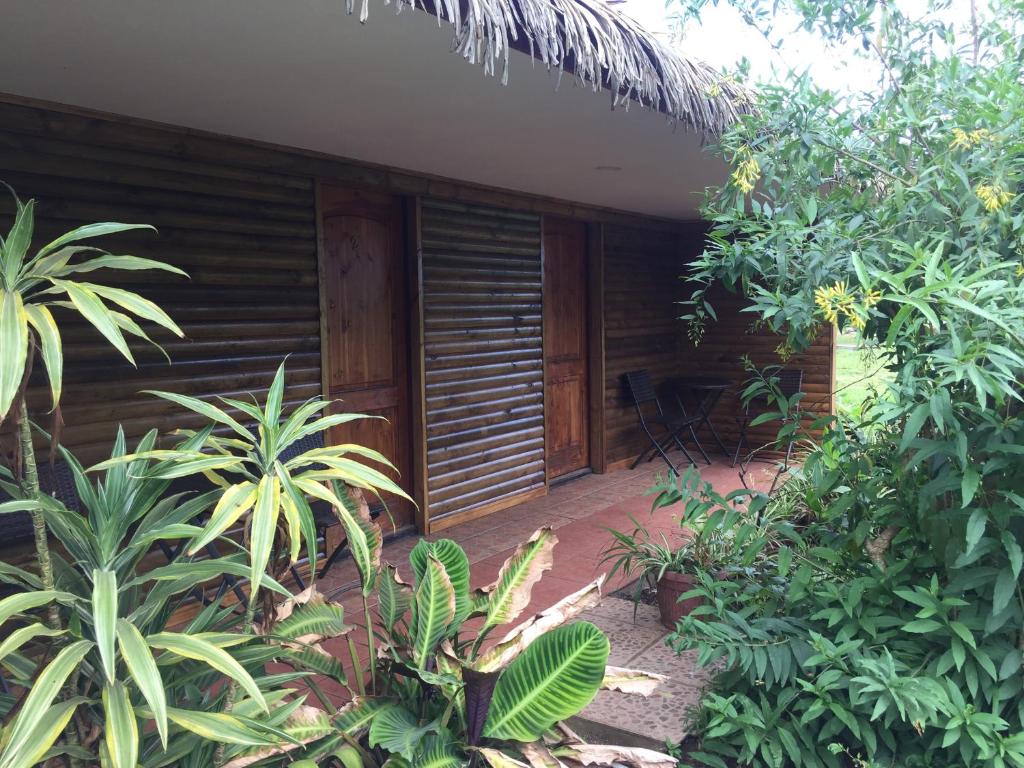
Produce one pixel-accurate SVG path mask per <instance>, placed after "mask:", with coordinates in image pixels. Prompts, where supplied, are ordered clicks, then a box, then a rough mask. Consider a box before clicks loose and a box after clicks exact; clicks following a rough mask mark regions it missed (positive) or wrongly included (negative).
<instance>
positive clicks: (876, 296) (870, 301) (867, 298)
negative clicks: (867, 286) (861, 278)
mask: <svg viewBox="0 0 1024 768" xmlns="http://www.w3.org/2000/svg"><path fill="white" fill-rule="evenodd" d="M881 300H882V292H881V291H868V292H867V293H865V294H864V306H865V307H867V308H868V309H871V307H873V306H875V305H876V304H877V303H878V302H880V301H881Z"/></svg>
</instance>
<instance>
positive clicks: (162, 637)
mask: <svg viewBox="0 0 1024 768" xmlns="http://www.w3.org/2000/svg"><path fill="white" fill-rule="evenodd" d="M146 642H147V643H149V646H150V647H151V648H161V649H163V650H165V651H170V652H171V653H173V654H175V655H177V656H181V657H182V658H185V659H194V660H195V661H201V662H203V663H205V664H208V665H209V666H211V667H213V668H214V669H216V670H217V671H218V672H221V673H222V674H224V675H227V676H228V677H230V678H231V679H232V680H235V681H236V682H238V684H239V685H241V686H242V688H243V689H245V692H246V693H248V694H249V696H250V697H252V699H253V701H255V702H257V704H259V706H260V708H261V709H263V711H265V712H266V711H268V707H267V702H266V699H264V698H263V693H262V692H261V691H260V689H259V686H258V685H256V681H255V680H253V679H252V677H251V676H250V675H249V673H248V672H246V671H245V668H244V667H242V665H241V664H239V663H238V662H237V661H236V660H235V659H234V658H233V657H232V656H231V655H230V654H229V653H228V652H227V651H225V650H223V649H222V648H218V647H217V646H216V645H214V644H213V643H211V642H209V641H208V640H204V639H203V638H201V637H198V636H196V635H185V634H180V633H176V632H159V633H157V634H155V635H150V636H149V637H147V638H146ZM168 716H170V711H169V710H168ZM172 719H173V718H172Z"/></svg>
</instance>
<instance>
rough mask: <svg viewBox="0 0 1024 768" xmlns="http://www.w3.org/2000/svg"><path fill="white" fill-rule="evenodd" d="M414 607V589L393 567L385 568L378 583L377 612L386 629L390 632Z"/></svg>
mask: <svg viewBox="0 0 1024 768" xmlns="http://www.w3.org/2000/svg"><path fill="white" fill-rule="evenodd" d="M410 605H412V587H410V586H409V585H408V584H406V583H405V582H404V581H402V579H401V577H399V575H398V569H397V568H395V566H393V565H388V566H385V567H384V573H382V574H381V577H380V580H379V581H378V583H377V612H378V613H379V614H380V620H381V623H382V624H383V625H384V629H385V630H386V631H388V632H390V631H391V630H392V629H394V628H395V625H396V624H398V622H399V620H400V619H401V618H402V617H403V616H404V615H405V612H406V611H408V610H409V606H410Z"/></svg>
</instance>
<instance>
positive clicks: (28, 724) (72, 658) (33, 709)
mask: <svg viewBox="0 0 1024 768" xmlns="http://www.w3.org/2000/svg"><path fill="white" fill-rule="evenodd" d="M92 647H93V643H92V642H91V641H89V640H79V641H78V642H76V643H72V644H71V645H69V646H67V647H66V648H64V649H63V650H62V651H61V652H60V653H58V654H57V656H56V657H55V658H54V659H53V661H51V662H50V663H49V664H47V665H46V667H45V668H44V669H43V671H42V672H41V673H40V674H39V676H38V677H37V678H36V680H35V682H34V683H33V684H32V688H31V689H30V690H29V692H28V696H26V697H25V701H24V703H23V704H22V707H21V711H20V712H18V716H17V717H16V718H15V720H14V722H13V723H11V725H10V730H9V731H8V735H7V740H6V745H5V747H4V751H3V753H2V755H0V768H15V766H21V765H30V764H31V763H23V762H19V761H20V760H23V759H24V758H25V754H26V751H27V750H29V749H31V750H32V754H35V749H36V747H37V746H38V745H37V744H34V743H32V739H33V737H34V732H35V731H36V729H37V728H38V727H39V726H40V725H41V724H42V723H43V719H44V717H46V716H47V712H48V710H50V705H51V704H52V703H53V700H54V698H55V697H56V696H57V694H58V693H60V690H61V688H62V687H63V686H64V683H65V682H66V681H67V679H68V677H69V676H70V675H71V673H72V672H73V671H74V670H75V669H77V668H78V666H79V664H81V662H82V659H83V658H85V654H87V653H88V652H89V651H90V650H91V649H92ZM51 716H52V715H51ZM69 717H70V715H69ZM58 733H59V731H58ZM54 738H56V734H54Z"/></svg>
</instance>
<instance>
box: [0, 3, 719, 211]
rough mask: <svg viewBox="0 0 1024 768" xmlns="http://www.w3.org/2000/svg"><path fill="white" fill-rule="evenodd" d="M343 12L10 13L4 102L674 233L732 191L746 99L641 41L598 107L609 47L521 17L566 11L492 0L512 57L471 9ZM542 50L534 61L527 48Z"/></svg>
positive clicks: (231, 7) (194, 6) (3, 51)
mask: <svg viewBox="0 0 1024 768" xmlns="http://www.w3.org/2000/svg"><path fill="white" fill-rule="evenodd" d="M527 1H529V3H530V5H529V6H525V5H524V3H526V2H527ZM344 2H345V0H290V1H289V2H281V0H217V2H209V0H176V2H173V3H168V2H166V1H165V0H91V2H89V3H68V4H61V7H60V12H59V13H56V12H54V10H55V9H54V6H53V5H51V4H49V3H39V2H37V1H36V0H9V1H8V2H7V3H6V4H5V13H4V16H5V22H4V26H5V29H6V30H7V32H8V35H6V36H5V37H6V38H7V39H6V40H4V43H3V45H0V91H3V92H6V93H10V94H14V95H18V96H24V97H30V98H35V99H43V100H47V101H54V102H59V103H62V104H69V105H74V106H77V107H84V108H90V109H97V110H102V111H106V112H112V113H116V114H123V115H128V116H131V117H137V118H144V119H149V120H155V121H159V122H163V123H168V124H172V125H178V126H183V127H188V128H195V129H202V130H209V131H214V132H217V133H221V134H227V135H231V136H237V137H240V138H246V139H255V140H260V141H268V142H273V143H276V144H282V145H286V146H293V147H298V148H302V149H309V150H315V151H320V152H325V153H329V154H332V155H337V156H340V157H346V158H351V159H355V160H362V161H366V162H372V163H379V164H383V165H388V166H391V167H395V168H401V169H405V170H410V171H418V172H422V173H429V174H433V175H438V176H444V177H448V178H452V179H457V180H461V181H469V182H475V183H479V184H486V185H489V186H493V187H500V188H505V189H510V190H517V191H522V192H528V193H532V194H538V195H543V196H546V197H552V198H558V199H563V200H568V201H573V202H579V203H586V204H589V205H598V206H603V207H608V208H614V209H618V210H623V211H632V212H637V213H644V214H650V215H658V216H667V217H671V218H676V219H693V218H696V216H697V210H698V207H699V204H700V202H701V200H702V197H703V190H704V188H705V187H706V186H707V185H709V184H714V183H718V182H720V181H721V180H722V178H723V174H724V168H723V166H722V165H721V163H719V162H718V161H717V160H715V159H714V158H713V157H711V156H710V155H709V154H708V153H707V152H705V151H704V149H703V147H702V139H704V138H706V134H707V133H709V132H710V133H713V132H714V130H715V129H716V127H720V126H719V125H718V123H716V121H718V120H725V119H726V118H728V119H732V118H731V117H729V116H728V115H725V117H723V114H724V113H723V112H722V110H727V109H728V108H731V107H730V105H732V106H735V104H734V102H730V101H722V102H718V101H715V99H717V98H719V97H720V96H721V94H722V90H721V87H720V88H716V89H711V88H709V87H708V83H712V82H713V73H711V72H710V70H708V69H707V68H706V67H704V66H703V65H699V64H697V63H694V62H687V61H685V60H684V59H681V58H678V57H677V58H675V59H669V58H666V54H665V52H664V51H660V50H657V51H656V50H655V47H656V46H658V45H660V43H658V41H657V40H656V39H654V38H651V37H649V36H648V37H643V36H642V35H641V36H640V37H637V35H640V34H641V32H642V30H640V31H638V29H639V28H634V27H631V26H629V24H626V26H625V27H622V28H616V29H615V30H612V31H613V32H614V35H617V36H618V37H615V38H614V39H616V40H619V42H618V43H615V45H617V46H618V49H617V52H616V51H611V53H613V54H615V55H616V56H618V57H620V58H621V56H624V55H626V51H628V52H629V55H631V56H634V57H636V58H635V60H634V61H633V62H632V63H631V64H628V65H626V64H623V65H622V66H621V67H620V68H615V67H612V69H611V70H609V68H607V67H605V68H604V69H602V70H601V72H602V73H601V74H600V75H599V77H600V78H601V79H602V80H603V81H604V83H605V84H606V85H608V84H609V83H613V84H614V88H613V89H612V90H608V89H604V90H599V91H598V92H595V90H594V89H593V88H592V87H591V85H592V83H588V82H586V77H588V74H587V73H588V72H589V73H591V75H593V72H594V71H595V69H594V68H595V66H598V68H600V67H599V64H600V59H599V58H595V57H597V56H598V54H597V49H598V48H600V49H601V50H604V51H605V52H606V53H608V51H607V46H608V45H610V44H611V43H609V42H608V41H609V40H612V37H609V38H608V40H605V41H604V42H602V43H601V44H600V45H598V46H597V47H596V48H595V47H594V45H595V40H596V38H593V37H591V38H590V39H589V45H590V48H588V47H587V43H585V42H584V41H583V40H582V38H581V37H580V35H581V34H582V30H583V29H585V27H583V26H579V27H577V28H576V32H575V33H574V34H575V38H574V37H573V36H572V35H570V37H569V38H566V37H564V36H563V38H562V42H561V44H560V45H561V46H562V47H561V49H560V52H559V51H558V50H556V48H557V46H558V45H559V43H558V42H557V40H556V39H555V38H554V37H552V36H551V35H552V34H553V33H551V30H552V29H554V28H553V27H551V26H550V20H548V21H543V20H541V21H537V20H536V19H535V20H534V21H533V22H529V23H527V22H526V21H524V20H523V19H524V18H527V19H529V18H531V14H532V15H533V16H536V15H537V14H538V13H540V11H541V10H543V9H544V8H546V7H551V8H553V7H555V6H554V5H553V3H554V2H556V0H494V2H495V3H498V4H500V3H502V2H504V3H515V5H504V6H501V7H503V8H512V9H513V10H515V9H519V10H518V11H517V12H518V13H519V14H521V15H522V17H523V18H519V19H518V20H515V19H514V20H513V22H512V23H511V26H509V27H508V30H511V31H510V32H508V34H507V35H506V37H504V38H496V39H499V41H501V40H503V41H504V43H503V44H507V45H508V47H509V49H510V50H501V49H495V48H493V47H492V48H487V47H486V46H484V47H483V48H481V47H480V46H479V42H480V39H479V38H473V37H472V36H470V37H469V38H467V37H466V30H472V29H473V28H474V27H473V26H468V27H467V26H466V24H467V22H466V13H467V11H466V5H463V6H461V8H459V9H458V10H457V11H455V10H453V7H452V6H447V9H448V10H444V7H445V6H443V7H442V11H441V12H440V17H437V16H433V15H430V14H429V13H424V12H422V11H420V10H413V9H410V8H408V7H406V8H405V10H404V11H403V12H402V13H399V14H395V13H393V12H388V10H389V9H387V8H385V7H383V5H382V4H381V5H379V6H378V7H376V8H374V9H373V11H374V13H373V15H372V17H371V18H370V19H369V21H368V22H367V23H366V24H360V22H359V20H358V18H357V16H350V15H348V14H347V13H346V8H345V5H344ZM557 2H558V3H559V5H560V6H562V5H565V6H569V5H571V6H572V8H573V12H574V13H575V12H580V13H584V14H585V15H586V14H589V15H590V16H594V14H595V13H597V12H598V11H599V10H601V11H602V12H603V13H609V12H610V11H609V10H608V9H607V8H604V7H603V6H601V7H600V8H599V7H598V6H592V5H588V4H586V2H588V0H557ZM594 2H597V3H598V4H600V0H594ZM473 7H478V4H477V3H473ZM602 8H603V10H602ZM431 9H432V7H431ZM580 9H582V10H580ZM356 10H357V11H359V10H360V9H359V8H358V7H357V8H356ZM450 15H454V16H455V17H456V18H455V22H456V23H455V24H454V26H455V27H456V33H457V35H456V39H457V41H459V40H461V41H462V42H461V47H459V48H458V52H461V53H462V54H463V56H466V55H467V54H468V55H469V57H470V58H471V59H473V58H475V59H476V63H478V64H480V63H487V62H490V64H491V65H493V67H494V69H495V70H496V73H497V75H498V76H499V77H500V76H501V75H502V74H503V71H504V67H505V57H506V55H507V57H508V60H507V67H508V71H507V75H508V76H507V85H505V86H502V85H501V84H500V81H499V78H495V77H484V76H483V75H482V74H481V72H480V70H479V67H473V66H468V65H467V64H466V63H465V62H464V61H463V60H462V58H460V56H459V55H453V53H452V48H453V44H452V25H450V24H449V23H448V21H447V19H448V18H449V16H450ZM514 15H515V13H513V16H514ZM474 18H475V19H476V21H477V22H479V21H480V16H479V13H477V16H476V17H474ZM561 18H563V23H564V17H561ZM595 18H596V21H595V24H596V25H597V26H594V27H593V29H598V28H606V29H611V28H610V27H609V26H608V24H609V22H608V17H605V16H601V17H599V18H598V17H595ZM612 21H616V19H612ZM579 23H580V24H582V21H580V22H579ZM616 23H618V22H617V21H616ZM524 24H525V25H526V26H524ZM530 24H532V25H533V26H532V27H530V29H531V30H532V31H531V32H530V35H532V37H531V36H530V35H527V34H526V32H527V31H528V30H527V27H529V25H530ZM613 26H614V25H613ZM570 28H572V27H571V25H570ZM14 30H20V33H19V34H12V32H13V31H14ZM545 30H546V31H545ZM611 34H612V32H609V35H611ZM643 34H644V35H646V33H643ZM512 35H514V36H515V37H514V39H513V38H512ZM545 35H547V36H546V37H545ZM627 38H628V39H630V40H632V42H631V43H629V44H628V45H627V44H626V43H624V42H622V40H626V39H627ZM572 39H575V40H576V42H575V44H574V45H570V44H569V43H567V42H566V40H569V41H570V42H571V40H572ZM538 40H542V41H546V42H545V46H543V47H542V48H538V46H537V41H538ZM531 41H532V42H533V43H534V45H533V47H532V53H533V58H531V57H530V56H528V55H527V54H525V53H523V52H521V50H519V49H524V50H531V46H530V42H531ZM44 42H45V44H43V43H44ZM467 46H468V48H467ZM552 46H554V47H552ZM574 46H575V47H574ZM645 46H646V47H645ZM544 47H546V50H547V53H546V54H545V53H544V50H543V49H544ZM470 49H471V50H470ZM556 53H558V56H559V57H560V58H557V59H556V58H552V57H553V56H555V54H556ZM645 56H646V57H647V58H646V59H645V58H644V57H645ZM481 59H484V61H481ZM538 59H541V60H540V61H538ZM558 60H560V61H562V63H563V65H564V66H565V68H566V69H567V70H568V73H567V74H563V75H562V76H561V77H559V73H558V70H557V69H555V68H553V67H552V68H551V69H549V67H548V65H552V64H554V63H556V61H558ZM545 61H547V64H548V65H546V64H545V63H544V62H545ZM667 65H669V68H670V69H671V67H674V66H679V67H683V68H686V67H694V68H695V69H694V70H693V72H691V73H690V74H691V75H692V78H691V79H692V80H693V83H692V84H693V86H694V87H693V89H692V90H691V91H689V92H684V91H680V90H678V89H676V90H675V91H673V93H674V96H672V98H668V93H667V91H666V88H667V87H668V86H667V85H666V84H667V83H671V82H676V80H675V77H676V75H672V76H671V77H669V75H671V73H670V72H668V70H666V66H667ZM630 72H632V73H633V74H632V75H630V74H629V73H630ZM571 73H575V74H576V75H579V76H580V77H574V76H573V74H571ZM610 73H611V74H610ZM676 74H678V73H676ZM651 78H654V79H651ZM659 78H660V79H659ZM701 78H711V79H707V80H702V79H701ZM677 85H678V83H677ZM722 87H725V88H728V85H727V84H725V85H724V86H722ZM715 91H717V93H716V96H715V98H712V97H711V96H710V95H707V96H706V97H704V96H702V94H704V93H705V92H707V93H708V94H710V93H712V92H715ZM613 92H614V93H615V94H616V96H615V98H612V97H611V94H612V93H613ZM726 95H730V94H728V93H727V94H726ZM638 100H639V101H642V102H645V103H647V104H649V105H650V106H653V107H654V109H651V110H645V109H643V108H641V106H640V104H638V103H637V101H638ZM684 102H685V104H684ZM610 103H615V105H616V106H615V110H614V111H611V110H610V109H609V105H610ZM686 105H688V106H686ZM687 109H690V110H691V111H692V114H691V115H690V116H689V117H687V116H686V110H687ZM700 110H705V111H708V110H710V112H708V114H705V115H704V116H703V117H701V115H700V114H699V113H700ZM666 115H670V116H672V117H674V118H676V119H671V118H669V117H667V116H666ZM733 117H734V116H733Z"/></svg>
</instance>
